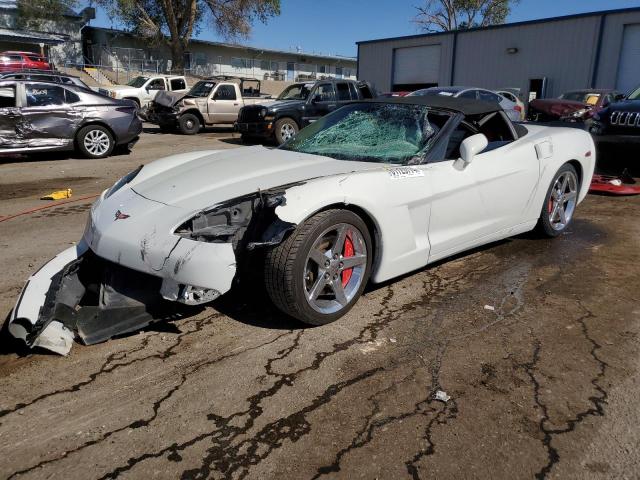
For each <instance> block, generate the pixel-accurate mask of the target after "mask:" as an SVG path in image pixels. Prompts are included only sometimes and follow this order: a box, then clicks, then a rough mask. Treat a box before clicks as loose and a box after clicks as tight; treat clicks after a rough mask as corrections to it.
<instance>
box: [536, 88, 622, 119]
mask: <svg viewBox="0 0 640 480" xmlns="http://www.w3.org/2000/svg"><path fill="white" fill-rule="evenodd" d="M622 97H624V95H622V94H620V93H619V92H616V91H615V90H603V89H598V90H595V89H590V90H573V91H570V92H566V93H563V94H562V95H560V96H559V97H558V98H537V99H535V100H532V101H531V102H529V110H528V114H527V118H528V119H529V120H531V121H534V122H549V121H553V120H561V121H565V122H584V121H586V120H589V119H590V118H591V117H592V116H593V114H594V113H596V112H597V111H599V110H601V109H602V108H604V107H606V106H607V105H609V103H611V102H613V101H615V100H616V99H620V98H622Z"/></svg>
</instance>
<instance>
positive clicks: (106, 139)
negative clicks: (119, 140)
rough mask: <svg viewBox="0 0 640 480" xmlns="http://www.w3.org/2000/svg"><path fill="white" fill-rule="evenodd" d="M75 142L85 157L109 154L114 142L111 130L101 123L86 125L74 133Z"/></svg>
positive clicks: (102, 156) (114, 144) (99, 156)
mask: <svg viewBox="0 0 640 480" xmlns="http://www.w3.org/2000/svg"><path fill="white" fill-rule="evenodd" d="M76 144H77V146H78V149H79V150H80V152H81V153H82V154H83V155H84V156H85V157H87V158H105V157H108V156H109V155H111V152H113V149H114V147H115V146H116V142H115V141H114V140H113V135H112V134H111V132H110V131H109V130H108V129H106V128H105V127H103V126H102V125H88V126H86V127H84V128H81V129H80V131H79V132H78V134H77V135H76Z"/></svg>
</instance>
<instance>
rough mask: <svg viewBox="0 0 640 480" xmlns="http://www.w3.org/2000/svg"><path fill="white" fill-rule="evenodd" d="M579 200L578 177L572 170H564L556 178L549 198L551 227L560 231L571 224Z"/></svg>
mask: <svg viewBox="0 0 640 480" xmlns="http://www.w3.org/2000/svg"><path fill="white" fill-rule="evenodd" d="M577 201H578V179H577V178H576V175H575V173H573V172H572V171H564V172H562V173H561V174H560V175H559V176H558V178H556V181H555V182H554V184H553V187H552V188H551V194H550V195H549V198H548V200H547V211H548V213H549V224H550V225H551V228H553V229H554V230H556V231H559V230H563V229H564V228H565V227H566V226H567V225H568V224H569V222H570V221H571V217H573V212H574V211H575V209H576V203H577Z"/></svg>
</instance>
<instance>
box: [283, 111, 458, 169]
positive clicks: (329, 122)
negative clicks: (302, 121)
mask: <svg viewBox="0 0 640 480" xmlns="http://www.w3.org/2000/svg"><path fill="white" fill-rule="evenodd" d="M448 119H449V116H448V115H447V114H444V113H440V112H435V111H433V110H430V109H429V108H428V107H426V106H424V105H404V104H393V103H364V104H353V105H348V106H345V107H343V108H340V109H338V110H336V111H335V112H334V113H332V114H330V115H327V116H325V117H323V118H321V119H320V120H318V121H317V122H315V123H313V124H311V125H310V126H309V127H307V128H305V129H303V130H301V131H300V132H299V133H298V135H296V137H295V138H294V139H293V140H291V141H290V142H288V143H286V144H285V145H283V146H282V147H280V148H282V149H284V150H291V151H294V152H301V153H310V154H314V155H324V156H327V157H332V158H335V159H338V160H352V161H360V162H377V163H393V164H403V163H406V162H408V161H409V160H412V163H414V162H416V159H415V158H414V157H416V156H420V157H422V156H423V155H424V154H425V153H426V152H427V151H428V149H429V148H430V147H431V145H432V140H433V139H434V138H435V137H436V134H437V133H438V132H439V131H440V129H441V128H442V127H443V126H444V124H445V123H446V122H447V120H448ZM416 163H417V162H416Z"/></svg>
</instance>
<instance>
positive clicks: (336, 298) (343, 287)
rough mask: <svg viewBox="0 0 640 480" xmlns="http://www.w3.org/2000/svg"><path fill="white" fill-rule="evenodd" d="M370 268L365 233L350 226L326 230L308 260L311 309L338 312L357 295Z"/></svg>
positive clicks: (306, 276) (306, 272)
mask: <svg viewBox="0 0 640 480" xmlns="http://www.w3.org/2000/svg"><path fill="white" fill-rule="evenodd" d="M366 267H367V246H366V243H365V240H364V238H363V236H362V233H360V231H359V230H358V229H357V228H356V227H354V226H353V225H350V224H348V223H340V224H338V225H334V226H332V227H330V228H328V229H327V230H325V231H324V232H323V233H322V234H321V235H320V236H319V237H318V239H317V240H316V241H315V242H314V244H313V246H312V247H311V250H310V251H309V254H308V255H307V259H306V260H305V269H304V278H303V284H304V289H305V297H306V299H307V302H309V305H310V306H311V308H313V309H314V310H315V311H317V312H319V313H322V314H331V313H336V312H338V311H340V310H341V309H343V308H344V307H346V306H347V305H348V304H349V302H351V300H353V298H354V297H355V296H356V294H357V292H358V290H359V289H360V286H361V284H362V281H363V279H364V274H365V270H366Z"/></svg>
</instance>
